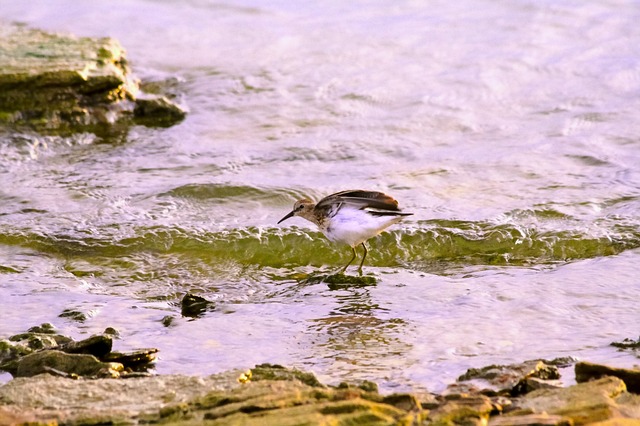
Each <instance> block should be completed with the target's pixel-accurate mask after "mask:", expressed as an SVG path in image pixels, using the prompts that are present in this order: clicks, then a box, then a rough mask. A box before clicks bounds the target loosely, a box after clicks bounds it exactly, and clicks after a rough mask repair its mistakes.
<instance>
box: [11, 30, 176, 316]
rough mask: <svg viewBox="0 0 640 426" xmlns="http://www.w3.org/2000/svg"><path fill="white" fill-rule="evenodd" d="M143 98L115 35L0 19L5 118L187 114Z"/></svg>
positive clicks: (84, 126)
mask: <svg viewBox="0 0 640 426" xmlns="http://www.w3.org/2000/svg"><path fill="white" fill-rule="evenodd" d="M139 96H142V95H141V93H140V90H139V81H138V80H137V79H136V78H135V77H134V76H133V75H132V74H131V72H130V69H129V63H128V61H127V59H126V55H125V51H124V49H123V48H122V46H121V45H120V43H118V42H117V41H116V40H114V39H112V38H89V37H72V36H65V35H58V34H51V33H47V32H44V31H40V30H36V29H31V28H28V27H26V26H24V25H7V24H0V123H3V124H6V125H11V126H15V127H17V128H20V126H23V127H24V126H26V128H28V129H35V130H37V131H39V132H44V133H73V132H82V131H97V130H99V129H100V128H101V126H104V125H113V124H115V123H116V122H119V121H127V120H128V121H132V119H134V118H135V117H138V118H141V120H142V122H141V123H140V124H144V125H162V126H167V125H171V124H175V123H177V122H178V121H180V120H182V119H183V118H184V115H185V112H184V111H183V110H182V109H181V108H180V107H178V106H177V105H175V104H173V103H172V102H171V101H169V100H168V99H166V98H163V97H158V96H156V97H153V96H146V97H145V98H144V99H141V100H140V102H137V103H136V99H137V98H138V97H139ZM74 318H76V319H77V318H78V317H77V316H74Z"/></svg>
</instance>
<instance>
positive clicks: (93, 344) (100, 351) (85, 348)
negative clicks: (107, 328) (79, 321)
mask: <svg viewBox="0 0 640 426" xmlns="http://www.w3.org/2000/svg"><path fill="white" fill-rule="evenodd" d="M112 344H113V341H112V340H111V337H109V336H105V335H102V334H99V335H96V336H91V337H89V338H87V339H84V340H80V341H78V342H69V343H67V344H65V345H62V346H60V350H61V351H63V352H66V353H69V354H90V355H94V356H95V357H97V358H102V357H104V356H105V355H107V354H108V353H109V352H111V346H112Z"/></svg>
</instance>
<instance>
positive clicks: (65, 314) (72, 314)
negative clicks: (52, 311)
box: [58, 309, 87, 322]
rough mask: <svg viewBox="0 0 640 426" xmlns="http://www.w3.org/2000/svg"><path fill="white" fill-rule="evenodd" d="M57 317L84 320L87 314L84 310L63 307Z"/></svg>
mask: <svg viewBox="0 0 640 426" xmlns="http://www.w3.org/2000/svg"><path fill="white" fill-rule="evenodd" d="M58 317H59V318H69V319H71V320H73V321H78V322H85V321H86V320H87V314H85V313H84V312H80V311H75V310H73V309H65V310H64V311H62V313H61V314H60V315H58Z"/></svg>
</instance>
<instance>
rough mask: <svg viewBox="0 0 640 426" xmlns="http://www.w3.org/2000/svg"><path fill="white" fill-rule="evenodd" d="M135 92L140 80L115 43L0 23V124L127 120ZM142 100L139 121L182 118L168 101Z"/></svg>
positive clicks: (50, 126)
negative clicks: (132, 72)
mask: <svg viewBox="0 0 640 426" xmlns="http://www.w3.org/2000/svg"><path fill="white" fill-rule="evenodd" d="M138 95H139V82H138V81H137V79H135V78H134V77H133V76H132V75H131V73H130V70H129V66H128V62H127V59H126V57H125V53H124V50H123V48H122V46H120V44H119V43H118V42H117V41H115V40H113V39H110V38H88V37H71V36H62V35H56V34H50V33H46V32H44V31H39V30H35V29H30V28H27V27H25V26H21V25H6V24H0V123H5V124H11V125H17V126H29V128H30V129H36V130H39V131H47V132H52V131H87V130H89V131H91V128H92V126H96V125H103V124H113V123H115V122H117V121H119V120H123V119H130V117H132V116H133V115H134V114H135V109H136V104H135V103H134V101H135V99H136V97H137V96H138ZM145 102H146V103H144V104H145V105H147V106H146V107H143V108H142V109H143V111H144V112H145V114H144V122H145V123H143V124H146V123H153V122H154V117H157V120H158V123H159V124H160V125H170V124H172V123H176V122H177V121H179V120H181V119H182V118H184V112H183V113H182V115H180V114H179V113H178V111H180V108H179V107H177V106H176V105H173V104H172V103H171V102H170V101H168V100H167V99H164V98H160V99H159V100H156V101H154V100H152V99H148V100H147V101H145ZM150 105H154V106H153V107H151V106H150ZM172 120H173V121H172Z"/></svg>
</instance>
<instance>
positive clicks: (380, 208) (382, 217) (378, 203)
mask: <svg viewBox="0 0 640 426" xmlns="http://www.w3.org/2000/svg"><path fill="white" fill-rule="evenodd" d="M412 214H413V213H404V212H402V211H400V209H399V208H398V202H397V201H396V200H395V199H394V198H393V197H391V196H389V195H387V194H383V193H382V192H376V191H363V190H349V191H342V192H336V193H335V194H331V195H329V196H327V197H325V198H323V199H322V200H320V201H319V202H318V203H317V204H316V203H314V202H313V201H311V200H309V199H308V198H303V199H302V200H299V201H297V202H296V203H295V204H294V205H293V210H292V211H291V212H290V213H289V214H287V215H286V216H285V217H283V218H282V219H280V221H279V222H278V223H281V222H283V221H285V220H287V219H289V218H290V217H293V216H300V217H301V218H303V219H306V220H308V221H309V222H312V223H315V224H316V225H317V226H318V228H319V229H320V231H322V233H323V234H324V235H325V236H326V237H327V238H328V239H329V240H330V241H335V242H340V243H345V244H348V245H349V246H351V250H352V251H353V257H352V258H351V260H350V261H349V263H347V264H346V265H345V266H344V268H342V269H341V270H340V273H341V274H344V272H345V271H346V270H347V267H348V266H349V265H351V262H353V260H354V259H355V258H356V246H358V245H362V248H363V249H364V255H363V256H362V261H361V262H360V267H359V268H358V272H359V273H360V275H362V265H363V264H364V259H365V258H366V257H367V246H366V245H365V244H364V242H365V241H366V240H368V239H369V238H371V237H375V236H376V235H378V234H379V233H381V232H382V231H384V230H385V229H386V228H388V227H389V226H391V225H393V224H394V223H398V222H400V221H401V220H402V217H403V216H409V215H412Z"/></svg>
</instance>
